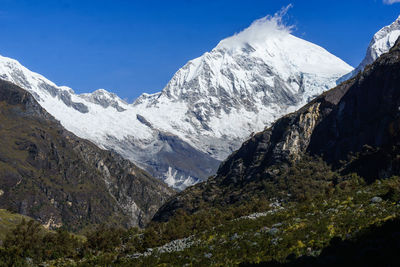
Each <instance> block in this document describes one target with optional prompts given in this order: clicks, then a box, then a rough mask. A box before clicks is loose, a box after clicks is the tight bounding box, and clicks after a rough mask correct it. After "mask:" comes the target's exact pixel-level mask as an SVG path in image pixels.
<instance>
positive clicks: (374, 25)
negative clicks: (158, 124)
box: [0, 0, 400, 101]
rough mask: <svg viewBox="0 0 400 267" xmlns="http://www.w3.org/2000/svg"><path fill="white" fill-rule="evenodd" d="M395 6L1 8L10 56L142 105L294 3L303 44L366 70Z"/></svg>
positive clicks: (226, 1) (16, 1) (17, 1)
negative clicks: (195, 62) (179, 74)
mask: <svg viewBox="0 0 400 267" xmlns="http://www.w3.org/2000/svg"><path fill="white" fill-rule="evenodd" d="M384 2H387V3H386V4H385V3H384ZM390 2H400V0H399V1H393V0H385V1H383V0H343V1H338V0H336V1H334V0H324V1H321V0H292V1H286V0H245V1H244V0H241V1H239V0H168V1H156V0H147V1H122V0H120V1H117V0H114V1H111V0H110V1H105V0H96V1H94V0H92V1H89V0H79V1H77V0H76V1H72V0H48V1H47V0H41V1H34V0H0V29H1V42H0V54H1V55H3V56H8V57H12V58H15V59H17V60H19V61H20V62H21V63H22V64H23V65H25V66H26V67H28V68H29V69H31V70H33V71H36V72H38V73H40V74H43V75H44V76H45V77H47V78H49V79H50V80H52V81H54V82H56V83H57V84H59V85H68V86H70V87H72V88H73V89H74V90H75V91H76V92H78V93H82V92H90V91H93V90H95V89H98V88H105V89H107V90H110V91H113V92H115V93H117V94H118V95H119V96H121V97H122V98H125V99H127V100H128V101H132V100H133V99H134V98H136V97H137V96H139V95H140V94H141V93H142V92H147V93H154V92H157V91H160V90H161V89H162V88H163V87H164V86H165V84H166V83H167V82H168V81H169V79H170V78H171V77H172V75H173V74H174V73H175V71H177V70H178V69H179V68H180V67H182V66H183V65H184V64H185V63H186V62H187V61H188V60H190V59H192V58H195V57H198V56H200V55H201V54H202V53H204V52H206V51H209V50H211V49H212V48H213V47H214V46H215V45H216V44H217V43H218V42H219V41H220V40H221V39H223V38H225V37H228V36H230V35H232V34H234V33H235V32H239V31H240V30H242V29H244V28H245V27H247V26H248V25H250V24H251V22H252V21H254V20H255V19H258V18H261V17H264V16H265V15H268V14H274V13H275V12H276V11H278V10H279V9H280V8H282V7H283V6H286V5H288V4H292V5H293V7H292V8H291V9H290V10H289V13H288V15H287V18H286V21H287V23H289V24H293V25H295V30H294V32H293V33H294V35H296V36H298V37H301V38H303V39H306V40H308V41H311V42H314V43H316V44H318V45H321V46H323V47H324V48H326V49H327V50H328V51H330V52H331V53H333V54H335V55H337V56H339V57H340V58H342V59H343V60H345V61H346V62H347V63H349V64H350V65H353V66H356V65H357V64H358V63H359V62H360V61H361V59H362V58H363V57H364V54H365V49H366V47H367V45H368V43H369V41H370V39H371V37H372V35H373V34H374V33H375V32H376V31H377V30H379V29H380V28H381V27H383V26H385V25H387V24H390V23H391V22H392V21H393V20H395V19H396V18H397V17H398V16H399V14H400V3H392V4H390Z"/></svg>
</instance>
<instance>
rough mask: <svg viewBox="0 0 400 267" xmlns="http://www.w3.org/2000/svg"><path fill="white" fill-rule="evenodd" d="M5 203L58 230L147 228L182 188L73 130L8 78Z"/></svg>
mask: <svg viewBox="0 0 400 267" xmlns="http://www.w3.org/2000/svg"><path fill="white" fill-rule="evenodd" d="M0 190H1V191H0V192H1V193H0V206H1V207H2V208H7V209H10V210H12V211H14V212H18V213H20V214H23V215H28V216H30V217H33V218H35V219H37V220H38V221H40V222H41V223H42V224H44V225H47V226H49V227H50V228H55V227H59V226H62V225H64V226H66V227H67V228H70V229H72V230H79V229H82V228H84V227H85V226H86V225H89V224H97V223H111V224H115V225H119V226H133V225H144V224H145V223H146V222H147V221H149V219H150V218H151V216H152V215H153V214H154V213H155V211H156V210H157V208H158V207H159V206H160V205H161V204H162V203H163V202H164V201H166V199H167V198H168V197H170V196H171V195H172V194H173V193H174V192H173V191H172V190H170V189H169V188H168V187H166V186H165V185H164V184H163V183H161V182H159V181H158V180H156V179H155V178H153V177H151V176H150V175H149V174H148V173H146V172H144V171H143V170H141V169H139V168H138V167H136V166H135V165H134V164H132V163H131V162H130V161H128V160H125V159H123V158H122V157H121V156H119V155H118V154H116V153H114V152H110V151H105V150H101V149H99V148H98V147H96V146H95V145H94V144H92V143H91V142H89V141H86V140H83V139H80V138H78V137H76V136H75V135H74V134H72V133H71V132H68V131H67V130H65V129H64V128H63V127H62V126H61V125H60V124H59V122H58V121H56V120H55V119H54V118H53V117H52V116H51V115H50V114H48V113H47V112H46V111H45V110H44V109H43V108H42V107H41V106H40V105H39V104H38V103H37V101H36V100H35V99H34V98H33V97H32V95H31V94H30V93H29V92H27V91H25V90H23V89H21V88H19V87H17V86H16V85H14V84H11V83H9V82H6V81H2V80H0Z"/></svg>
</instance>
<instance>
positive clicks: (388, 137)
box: [155, 42, 400, 220]
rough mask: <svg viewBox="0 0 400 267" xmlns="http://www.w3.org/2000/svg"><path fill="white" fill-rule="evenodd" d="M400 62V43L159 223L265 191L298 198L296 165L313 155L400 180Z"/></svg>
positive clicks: (174, 203) (262, 136)
mask: <svg viewBox="0 0 400 267" xmlns="http://www.w3.org/2000/svg"><path fill="white" fill-rule="evenodd" d="M399 56H400V44H399V42H397V43H396V45H395V46H394V47H393V48H392V49H391V51H390V52H389V53H387V54H384V55H382V56H381V57H380V58H379V59H378V60H377V61H376V62H375V63H374V64H372V65H370V66H368V67H367V68H366V69H365V70H364V72H363V73H360V74H359V75H358V76H357V77H355V78H353V79H352V80H349V81H347V82H345V83H342V84H340V85H339V86H337V87H336V88H334V89H332V90H330V91H328V92H326V93H324V94H322V95H321V96H319V97H318V98H316V99H315V100H314V101H312V102H311V103H309V104H307V105H306V106H304V107H303V108H301V109H300V110H299V111H297V112H294V113H292V114H289V115H287V116H285V117H283V118H281V119H279V120H278V121H277V122H275V123H274V124H273V125H272V126H271V127H270V128H268V129H267V130H265V131H263V132H260V133H257V134H256V135H254V136H253V137H252V138H251V139H249V140H248V141H246V142H245V143H244V144H243V145H242V147H241V148H240V149H239V150H238V151H236V152H234V153H233V154H232V155H231V156H230V157H229V158H228V159H227V160H226V161H225V162H224V163H223V164H222V165H221V166H220V168H219V170H218V172H217V175H216V176H215V177H213V178H211V179H209V180H208V181H207V182H206V183H202V184H199V185H196V186H194V187H190V188H188V190H186V191H184V192H182V193H180V194H178V195H177V196H176V197H174V198H173V199H172V200H170V201H169V202H167V203H166V204H165V205H164V206H163V207H162V208H161V209H160V210H159V211H158V212H157V214H156V216H155V220H166V219H168V217H169V216H171V215H172V214H173V213H174V212H175V211H176V210H177V209H180V208H183V209H184V210H186V211H188V212H195V211H196V210H198V209H199V208H200V207H201V206H202V205H206V206H208V205H214V204H215V203H219V204H229V203H234V202H237V201H240V200H242V199H246V198H248V197H249V196H252V195H254V194H257V192H259V193H261V194H264V192H267V193H268V192H273V195H275V196H277V197H281V198H282V197H291V196H290V195H291V194H293V192H291V190H289V189H290V185H291V184H290V182H288V181H287V177H288V176H290V173H289V172H288V171H289V167H288V166H290V165H291V164H293V163H295V162H296V161H298V160H300V159H302V158H304V157H305V155H306V154H309V155H312V156H322V159H323V160H324V161H325V162H327V163H329V164H332V165H333V166H334V168H335V169H337V170H339V171H341V172H342V173H349V172H356V173H358V174H359V175H362V176H363V177H364V178H365V179H367V180H369V181H373V180H374V179H377V178H386V177H390V176H392V175H397V174H399V172H400V169H399V161H398V158H397V156H396V155H397V154H398V150H399V135H398V134H397V133H398V129H399V121H400V120H399V118H400V113H399V106H400V87H399V84H400V72H399V70H400V68H399V67H400V60H399ZM357 153H358V154H357ZM349 156H352V157H350V158H348V157H349ZM316 168H318V167H316ZM312 171H313V170H310V172H312ZM326 178H327V179H328V178H329V177H326ZM333 178H334V177H330V178H329V179H331V181H327V182H334V180H332V179H333ZM329 179H328V180H329ZM280 180H283V182H281V183H279V182H278V181H280ZM277 185H280V187H279V186H278V187H277ZM277 188H279V189H280V190H278V189H277ZM285 195H286V196H285Z"/></svg>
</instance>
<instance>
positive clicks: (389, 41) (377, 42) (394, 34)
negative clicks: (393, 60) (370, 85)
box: [340, 16, 400, 81]
mask: <svg viewBox="0 0 400 267" xmlns="http://www.w3.org/2000/svg"><path fill="white" fill-rule="evenodd" d="M399 36H400V16H399V17H398V18H397V19H396V20H395V21H394V22H393V23H392V24H390V25H388V26H385V27H383V28H382V29H380V30H379V31H378V32H377V33H375V34H374V36H373V37H372V39H371V42H370V43H369V46H368V48H367V53H366V55H365V58H364V59H363V61H362V62H361V63H360V65H358V67H357V68H356V69H354V70H353V71H352V72H351V73H349V74H348V75H345V76H344V77H343V78H341V79H340V81H343V80H347V79H349V78H351V77H354V76H355V75H357V74H358V73H359V72H360V71H363V70H364V68H365V67H366V66H367V65H370V64H372V63H373V62H374V61H375V60H376V59H377V58H378V57H380V56H381V55H382V54H384V53H387V52H389V50H390V48H392V47H393V45H394V43H395V42H396V40H397V38H399Z"/></svg>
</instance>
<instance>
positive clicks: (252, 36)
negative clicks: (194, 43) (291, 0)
mask: <svg viewBox="0 0 400 267" xmlns="http://www.w3.org/2000/svg"><path fill="white" fill-rule="evenodd" d="M291 7H292V5H291V4H290V5H288V6H286V7H283V8H282V9H281V10H280V11H278V12H277V13H275V14H274V15H273V16H271V15H267V16H265V17H263V18H261V19H258V20H256V21H254V22H253V23H252V24H251V25H250V26H249V27H248V28H246V29H244V30H243V31H241V32H239V33H237V34H235V35H233V36H231V37H229V38H226V39H224V40H222V41H221V42H220V44H219V45H218V46H219V47H226V48H229V47H233V48H237V47H240V46H242V45H243V44H246V43H249V44H256V43H262V42H264V41H265V40H267V39H269V38H272V37H274V36H279V35H287V34H290V33H291V32H292V30H293V28H294V26H293V25H285V23H284V21H283V18H284V16H285V15H286V14H287V12H288V11H289V9H290V8H291Z"/></svg>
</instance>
